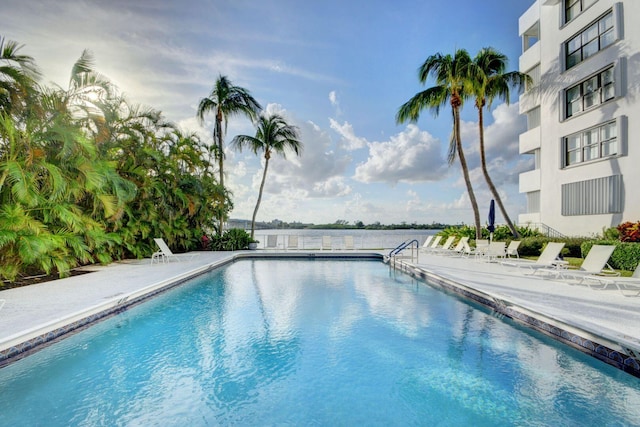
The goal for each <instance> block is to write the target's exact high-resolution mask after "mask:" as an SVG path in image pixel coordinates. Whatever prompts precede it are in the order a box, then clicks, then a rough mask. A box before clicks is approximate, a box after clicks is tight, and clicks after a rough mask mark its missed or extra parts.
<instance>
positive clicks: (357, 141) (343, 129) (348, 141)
mask: <svg viewBox="0 0 640 427" xmlns="http://www.w3.org/2000/svg"><path fill="white" fill-rule="evenodd" d="M329 124H330V126H331V129H333V130H335V131H336V132H338V134H340V136H341V137H342V141H343V142H344V144H343V147H344V149H346V150H349V151H352V150H357V149H359V148H364V147H366V146H367V140H366V139H364V138H361V137H358V136H356V135H355V133H354V131H353V126H351V124H349V122H344V124H342V125H340V124H339V123H338V122H336V121H335V120H333V119H329Z"/></svg>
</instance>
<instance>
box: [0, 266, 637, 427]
mask: <svg viewBox="0 0 640 427" xmlns="http://www.w3.org/2000/svg"><path fill="white" fill-rule="evenodd" d="M638 424H640V382H639V381H638V379H636V378H634V377H631V376H629V375H628V374H625V373H623V372H621V371H618V370H616V369H614V368H611V367H609V366H608V365H605V364H602V363H600V362H598V361H596V360H595V359H592V358H590V357H587V356H585V355H583V354H581V353H579V352H576V351H574V350H572V349H569V348H566V347H563V346H560V345H559V344H557V343H555V342H553V341H551V340H548V339H547V338H546V337H544V336H541V335H537V334H532V333H530V332H529V331H526V330H524V329H522V328H520V327H517V326H514V325H512V324H510V322H509V321H508V320H506V319H500V318H496V317H495V316H492V315H491V314H490V313H489V312H487V311H486V310H483V309H481V308H480V309H479V308H478V307H473V306H471V305H469V304H468V303H466V302H464V301H461V300H459V299H458V298H456V297H453V296H451V295H447V294H445V293H442V292H440V291H437V290H434V289H431V288H430V287H429V286H427V285H425V284H423V283H420V282H417V281H415V280H414V279H412V278H410V277H408V276H406V275H404V274H401V273H398V272H395V271H392V270H389V268H388V267H387V266H385V265H384V264H382V263H379V262H368V261H359V262H346V261H321V260H317V261H289V260H277V261H274V260H269V261H265V260H253V261H250V260H245V261H239V262H236V263H234V264H231V265H229V266H227V267H225V268H222V269H219V270H215V271H212V272H210V273H208V274H206V275H203V276H200V277H198V278H196V279H194V280H192V281H190V282H189V283H186V284H184V285H182V286H180V287H178V288H176V289H174V290H172V291H169V292H167V293H165V294H162V295H161V296H159V297H157V298H154V299H153V300H151V301H149V302H147V303H145V304H142V305H140V306H137V307H135V308H132V309H131V310H128V311H127V312H125V313H123V314H121V315H119V316H117V317H113V318H111V319H108V320H106V321H104V322H102V323H99V324H97V325H96V326H93V327H91V328H89V329H87V330H85V331H83V332H80V333H78V334H76V335H74V336H71V337H69V338H67V339H65V340H62V341H60V342H58V343H56V344H54V345H52V346H50V347H48V348H46V349H44V350H42V351H40V352H38V353H36V354H34V355H32V356H29V357H27V358H25V359H23V360H20V361H18V362H16V363H14V364H11V365H9V366H7V367H5V368H3V369H0V425H2V426H5V425H6V426H8V425H21V426H24V425H29V426H31V425H35V426H37V425H42V426H67V425H74V426H75V425H77V426H96V425H100V426H119V425H122V426H125V425H126V426H153V425H157V426H186V425H188V426H205V425H242V426H244V425H248V426H251V425H332V426H333V425H402V426H404V425H428V426H462V425H473V426H483V425H486V426H497V425H500V426H509V425H527V426H530V425H534V426H535V425H539V426H547V425H558V426H573V425H575V426H585V425H587V426H588V425H594V426H596V425H597V426H600V425H610V426H628V425H638Z"/></svg>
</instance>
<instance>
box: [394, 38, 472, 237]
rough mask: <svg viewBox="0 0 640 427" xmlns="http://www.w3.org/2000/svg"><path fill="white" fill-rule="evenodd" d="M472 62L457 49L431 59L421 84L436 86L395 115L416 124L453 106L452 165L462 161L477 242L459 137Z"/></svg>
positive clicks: (420, 71)
mask: <svg viewBox="0 0 640 427" xmlns="http://www.w3.org/2000/svg"><path fill="white" fill-rule="evenodd" d="M471 64H472V61H471V57H470V56H469V53H468V52H467V51H466V50H464V49H458V50H457V51H456V53H455V55H454V56H451V55H442V54H440V53H437V54H435V55H431V56H429V57H428V58H427V59H426V61H425V62H424V64H422V66H421V67H420V68H419V69H418V78H419V80H420V83H422V84H425V82H426V81H427V78H428V77H429V75H431V76H432V77H433V78H435V83H436V85H435V86H433V87H430V88H428V89H426V90H424V91H422V92H419V93H417V94H415V95H414V96H413V97H412V98H411V99H410V100H409V101H407V102H406V103H404V104H403V105H402V106H401V107H400V109H399V110H398V113H397V114H396V121H397V122H398V123H404V122H406V121H411V122H414V123H415V122H417V121H418V118H419V117H420V112H421V111H422V110H423V109H425V108H428V109H430V110H431V112H432V113H433V114H434V116H436V117H437V116H438V114H439V113H440V108H441V107H443V106H445V105H446V104H447V102H449V104H450V105H451V112H452V113H453V131H452V133H451V139H450V141H449V157H448V160H449V164H452V163H453V161H454V160H455V158H456V156H457V157H458V159H459V160H460V166H461V168H462V174H463V176H464V182H465V184H466V186H467V193H468V194H469V200H470V201H471V207H472V208H473V217H474V222H475V226H476V239H479V238H481V236H482V234H481V232H482V230H481V228H480V212H479V210H478V203H477V202H476V196H475V194H474V192H473V187H472V186H471V179H470V178H469V168H468V167H467V160H466V158H465V156H464V151H463V150H462V140H461V137H460V109H461V108H462V104H463V103H464V100H465V98H467V97H468V93H467V86H468V79H467V74H468V70H469V67H470V66H471Z"/></svg>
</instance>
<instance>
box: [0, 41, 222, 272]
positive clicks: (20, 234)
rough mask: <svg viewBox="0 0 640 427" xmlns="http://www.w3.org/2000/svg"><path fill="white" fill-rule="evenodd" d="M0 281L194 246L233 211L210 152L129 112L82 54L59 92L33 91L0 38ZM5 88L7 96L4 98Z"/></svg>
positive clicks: (30, 72) (143, 113)
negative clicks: (156, 247)
mask: <svg viewBox="0 0 640 427" xmlns="http://www.w3.org/2000/svg"><path fill="white" fill-rule="evenodd" d="M0 48H1V49H0V55H2V57H0V59H3V60H5V63H8V65H6V66H4V67H2V69H0V82H1V84H0V93H2V94H7V96H4V95H2V96H0V98H1V99H0V202H1V204H0V278H3V279H6V280H14V279H16V278H18V277H20V276H23V275H25V274H32V273H40V272H45V273H47V274H49V273H57V274H59V275H61V276H64V275H66V274H68V273H69V270H70V269H72V268H74V267H75V266H77V265H79V264H86V263H93V262H101V263H108V262H110V261H112V260H113V259H120V258H125V257H144V256H148V255H150V254H151V253H152V252H153V248H152V246H151V244H150V243H151V238H153V237H157V236H162V237H163V238H165V239H166V241H167V242H168V243H169V244H170V245H172V246H173V247H176V248H179V249H183V250H189V249H193V248H196V247H197V246H198V245H199V243H200V236H202V234H203V232H204V230H209V229H210V228H211V224H212V223H213V219H214V218H216V216H217V215H219V214H226V213H228V210H229V209H230V208H231V207H232V204H231V201H230V195H229V193H228V192H227V191H226V190H225V189H224V188H223V187H222V186H220V185H219V183H218V182H217V181H216V179H215V177H214V170H213V167H212V165H211V163H210V162H209V153H208V150H207V147H206V146H205V145H204V144H203V143H202V142H201V141H200V140H199V138H198V137H197V135H195V134H185V133H183V132H182V131H180V130H179V129H178V128H177V127H176V126H175V125H173V124H171V123H168V122H166V121H165V120H164V118H163V117H162V114H161V113H160V112H158V111H154V110H151V109H143V108H140V107H137V106H134V105H131V104H129V103H128V102H127V101H126V99H124V97H122V96H120V95H118V94H117V89H116V88H115V87H114V86H113V85H112V84H111V83H110V82H109V81H108V80H107V79H106V78H105V77H104V76H102V75H100V74H99V73H97V72H96V71H95V70H94V69H93V64H92V56H91V54H90V53H89V52H87V51H85V52H83V54H82V56H81V57H80V59H79V60H78V61H77V62H76V64H75V65H74V67H73V69H72V73H71V78H70V80H69V87H68V88H66V89H63V88H60V87H56V88H46V87H38V86H37V85H36V84H35V79H36V78H37V76H38V74H37V70H36V69H35V65H34V62H33V60H32V59H31V58H29V57H24V56H20V55H17V53H16V51H17V50H18V48H19V47H18V46H17V45H16V44H15V43H14V42H5V41H4V40H3V39H0ZM3 91H4V92H3Z"/></svg>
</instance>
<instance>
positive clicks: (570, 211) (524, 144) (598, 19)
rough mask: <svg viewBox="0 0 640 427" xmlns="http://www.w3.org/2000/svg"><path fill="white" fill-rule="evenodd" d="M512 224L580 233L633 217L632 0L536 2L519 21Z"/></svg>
mask: <svg viewBox="0 0 640 427" xmlns="http://www.w3.org/2000/svg"><path fill="white" fill-rule="evenodd" d="M519 32H520V36H521V37H522V48H523V52H522V55H521V56H520V67H519V68H520V71H521V72H524V73H527V74H529V75H530V76H531V78H532V79H533V83H532V84H531V85H529V86H528V87H527V89H526V91H525V93H524V94H523V95H522V96H521V97H520V113H521V114H524V115H526V117H527V129H528V130H527V131H526V132H525V133H523V134H521V135H520V154H523V155H533V156H534V159H535V168H534V170H531V171H528V172H525V173H522V174H520V192H521V193H525V194H526V196H527V210H526V213H524V214H521V215H520V216H519V218H518V222H519V223H520V224H521V225H525V224H536V225H538V224H545V225H546V226H548V227H551V228H553V229H555V230H557V231H559V232H560V233H562V234H565V235H580V236H587V235H592V234H597V233H600V232H602V230H603V228H608V227H613V226H617V225H618V224H620V223H621V222H625V221H633V222H636V221H640V0H618V1H615V0H537V1H536V2H535V3H534V4H533V5H532V6H531V7H530V8H529V9H528V10H527V11H526V12H525V13H524V14H523V15H522V16H521V17H520V21H519Z"/></svg>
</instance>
